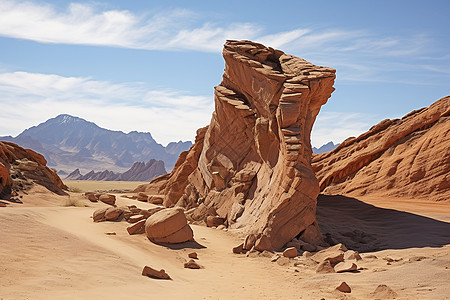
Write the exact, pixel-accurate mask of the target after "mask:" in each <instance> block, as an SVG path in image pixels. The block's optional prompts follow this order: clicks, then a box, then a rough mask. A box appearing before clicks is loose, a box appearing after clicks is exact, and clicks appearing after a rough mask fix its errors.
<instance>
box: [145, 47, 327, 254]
mask: <svg viewBox="0 0 450 300" xmlns="http://www.w3.org/2000/svg"><path fill="white" fill-rule="evenodd" d="M223 56H224V59H225V72H224V75H223V81H222V83H221V84H220V85H219V86H217V87H216V88H215V111H214V113H213V115H212V119H211V123H210V125H209V126H208V127H205V128H201V129H199V130H198V131H197V137H196V141H195V144H194V145H193V146H192V147H191V149H190V150H189V151H187V152H183V153H182V154H181V155H180V157H179V159H178V161H177V163H176V165H175V168H174V169H173V171H172V172H171V173H170V174H167V175H163V176H160V177H158V178H155V179H154V180H153V181H152V182H151V183H150V184H149V185H145V186H141V187H139V188H138V189H137V190H136V191H145V192H148V193H149V194H154V195H161V196H163V197H164V206H166V207H172V206H182V207H186V208H188V209H190V208H195V207H197V209H196V210H195V211H194V212H193V214H192V216H193V217H192V219H193V220H204V218H205V217H206V216H207V215H208V214H207V213H208V210H209V209H211V208H214V209H215V211H216V212H217V214H218V215H219V216H220V217H222V218H224V219H226V220H227V221H228V223H229V224H228V226H229V228H231V229H239V230H241V231H243V232H244V233H247V234H250V233H252V234H255V236H256V238H257V241H256V245H259V247H260V249H261V250H265V249H267V250H268V249H280V248H281V247H283V245H285V244H286V243H287V242H288V241H290V240H292V238H294V237H296V236H298V235H299V234H301V233H302V232H303V231H304V230H305V229H306V228H308V227H309V226H310V225H313V226H317V225H315V224H316V223H315V210H316V198H317V195H318V193H319V186H318V181H317V179H316V178H315V175H314V172H313V171H312V167H311V154H312V150H311V144H310V132H311V129H312V126H313V123H314V121H315V118H316V116H317V114H318V113H319V110H320V107H321V106H322V105H323V104H325V103H326V102H327V100H328V98H329V97H330V95H331V93H332V92H333V90H334V88H333V87H332V86H333V83H334V78H335V70H334V69H331V68H325V67H319V66H315V65H313V64H311V63H309V62H307V61H305V60H303V59H300V58H297V57H294V56H292V55H288V54H285V53H283V52H282V51H279V50H274V49H272V48H267V47H265V46H263V45H261V44H257V43H253V42H249V41H227V42H226V44H225V46H224V50H223ZM236 203H237V204H238V205H236ZM239 205H241V206H242V207H241V206H239ZM189 217H190V216H189ZM311 232H313V231H311ZM316 233H317V234H319V231H318V230H317V231H316ZM316 238H317V239H319V240H320V236H318V237H316ZM261 240H263V242H261Z"/></svg>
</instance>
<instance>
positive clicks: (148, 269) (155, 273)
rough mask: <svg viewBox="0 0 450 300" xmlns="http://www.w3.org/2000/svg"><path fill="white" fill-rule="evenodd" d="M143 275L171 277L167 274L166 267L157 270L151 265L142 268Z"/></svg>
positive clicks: (159, 277)
mask: <svg viewBox="0 0 450 300" xmlns="http://www.w3.org/2000/svg"><path fill="white" fill-rule="evenodd" d="M142 275H143V276H148V277H151V278H156V279H170V276H169V274H167V273H166V271H164V269H161V270H159V271H157V270H155V269H153V268H152V267H149V266H145V267H144V269H143V270H142Z"/></svg>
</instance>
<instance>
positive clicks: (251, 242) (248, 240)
mask: <svg viewBox="0 0 450 300" xmlns="http://www.w3.org/2000/svg"><path fill="white" fill-rule="evenodd" d="M255 242H256V236H255V235H254V234H249V235H247V236H246V237H245V240H244V250H250V249H252V248H253V246H255Z"/></svg>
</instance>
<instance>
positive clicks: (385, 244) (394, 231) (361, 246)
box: [317, 195, 450, 252]
mask: <svg viewBox="0 0 450 300" xmlns="http://www.w3.org/2000/svg"><path fill="white" fill-rule="evenodd" d="M317 221H318V223H319V226H320V229H321V231H322V233H323V234H324V235H326V236H327V239H328V240H330V238H334V239H335V240H336V241H338V242H342V243H344V244H345V245H346V246H347V247H349V248H351V249H354V250H358V251H360V252H370V251H378V250H385V249H406V248H421V247H441V246H443V245H447V244H450V223H446V222H442V221H438V220H435V219H432V218H428V217H424V216H420V215H416V214H412V213H408V212H403V211H398V210H393V209H385V208H379V207H376V206H373V205H371V204H367V203H365V202H362V201H360V200H358V199H355V198H351V197H346V196H340V195H332V196H329V195H319V197H318V198H317Z"/></svg>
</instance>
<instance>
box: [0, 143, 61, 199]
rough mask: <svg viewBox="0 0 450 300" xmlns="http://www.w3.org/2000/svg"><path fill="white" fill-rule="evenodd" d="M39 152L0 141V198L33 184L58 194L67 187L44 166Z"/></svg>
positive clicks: (54, 173) (45, 162)
mask: <svg viewBox="0 0 450 300" xmlns="http://www.w3.org/2000/svg"><path fill="white" fill-rule="evenodd" d="M46 164H47V161H46V160H45V158H44V157H43V156H42V155H40V154H39V153H36V152H34V151H33V150H30V149H24V148H22V147H20V146H18V145H16V144H13V143H9V142H0V198H3V199H4V198H9V197H11V195H12V196H15V195H16V194H17V192H18V191H20V190H26V189H28V188H29V187H31V186H32V185H33V184H39V185H42V186H45V187H46V188H47V189H49V190H50V191H52V192H54V193H57V194H59V195H63V194H65V192H64V191H63V190H64V189H67V187H66V186H65V185H64V183H63V182H62V181H61V179H60V178H59V176H58V175H57V174H56V172H55V171H54V170H52V169H49V168H47V167H46Z"/></svg>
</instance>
